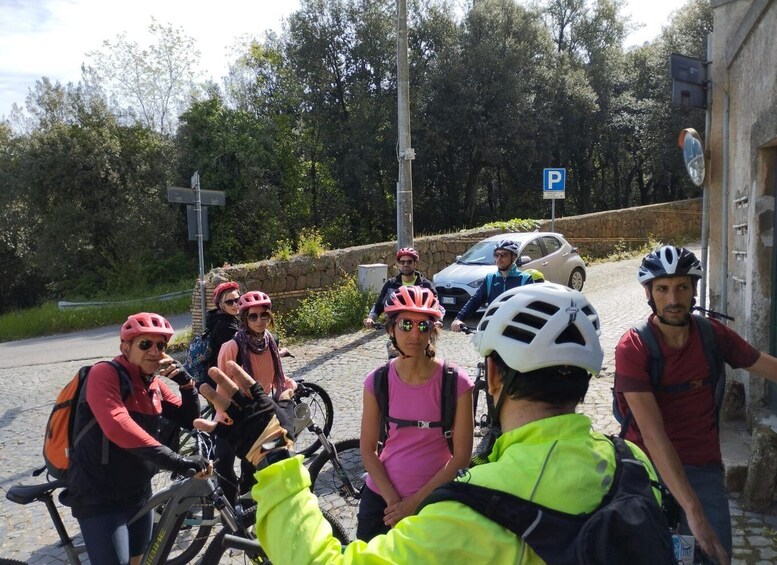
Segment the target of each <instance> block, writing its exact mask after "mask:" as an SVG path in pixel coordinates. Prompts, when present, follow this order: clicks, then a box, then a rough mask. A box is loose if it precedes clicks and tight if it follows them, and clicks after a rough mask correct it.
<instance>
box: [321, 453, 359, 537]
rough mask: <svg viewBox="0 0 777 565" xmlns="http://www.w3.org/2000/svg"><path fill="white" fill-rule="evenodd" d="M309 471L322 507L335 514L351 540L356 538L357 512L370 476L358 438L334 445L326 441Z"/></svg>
mask: <svg viewBox="0 0 777 565" xmlns="http://www.w3.org/2000/svg"><path fill="white" fill-rule="evenodd" d="M308 472H309V473H310V490H311V491H312V492H313V493H314V494H315V495H316V496H317V497H318V505H319V507H321V509H322V510H324V511H328V512H331V513H332V514H334V515H335V517H336V518H337V520H338V521H339V522H340V524H341V525H342V527H343V529H344V531H345V532H346V534H347V536H348V539H349V540H353V539H356V525H357V514H358V511H359V503H360V501H361V494H362V489H363V488H364V481H365V479H366V477H367V471H366V470H365V469H364V463H362V455H361V450H360V448H359V438H352V439H346V440H342V441H338V442H337V443H334V444H333V443H331V442H329V441H328V440H327V442H326V443H325V444H324V450H323V451H322V452H321V453H319V454H318V456H316V458H315V459H314V460H313V462H312V463H311V464H310V467H308Z"/></svg>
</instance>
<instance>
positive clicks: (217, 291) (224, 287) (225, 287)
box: [213, 282, 240, 306]
mask: <svg viewBox="0 0 777 565" xmlns="http://www.w3.org/2000/svg"><path fill="white" fill-rule="evenodd" d="M239 288H240V285H239V284H237V283H236V282H223V283H221V284H220V285H218V286H217V287H216V288H214V289H213V303H214V304H215V305H216V306H218V305H219V299H220V298H221V295H222V294H224V293H225V292H229V291H231V290H238V289H239Z"/></svg>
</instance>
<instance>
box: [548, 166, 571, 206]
mask: <svg viewBox="0 0 777 565" xmlns="http://www.w3.org/2000/svg"><path fill="white" fill-rule="evenodd" d="M566 180H567V170H566V169H543V172H542V197H543V198H545V199H556V198H564V196H565V193H564V191H565V187H566Z"/></svg>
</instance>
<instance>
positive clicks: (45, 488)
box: [0, 431, 347, 565]
mask: <svg viewBox="0 0 777 565" xmlns="http://www.w3.org/2000/svg"><path fill="white" fill-rule="evenodd" d="M324 437H325V436H324ZM193 438H194V443H195V446H196V451H197V453H199V454H201V455H204V456H205V457H208V458H210V456H211V452H212V445H211V442H210V436H209V435H208V434H206V433H205V432H200V431H196V432H194V433H193ZM65 487H67V480H66V479H58V480H55V481H51V482H47V483H42V484H38V485H14V486H12V487H11V488H10V489H9V490H8V492H7V493H6V498H7V499H8V500H10V501H11V502H15V503H17V504H29V503H31V502H43V503H44V504H45V506H46V509H47V511H48V514H49V516H50V517H51V520H52V522H53V524H54V528H55V530H56V531H57V535H58V536H59V539H60V541H61V546H62V548H63V549H64V551H65V554H66V556H67V560H68V562H69V563H71V565H80V563H81V562H82V561H81V554H83V553H84V552H85V551H86V547H85V546H84V544H83V543H78V544H77V543H75V541H74V538H73V537H72V536H70V534H69V533H68V531H67V529H66V528H65V525H64V523H63V521H62V517H61V515H60V514H59V511H58V509H57V505H56V503H55V502H54V493H55V492H56V491H57V490H59V489H62V488H65ZM197 507H202V508H210V509H211V510H213V509H214V508H215V509H216V510H218V512H219V515H220V520H219V521H220V522H221V523H222V524H223V527H222V529H221V531H219V533H218V534H217V535H216V536H215V537H214V538H213V540H212V541H211V544H210V545H209V546H208V549H207V550H206V552H205V555H211V556H213V555H216V554H218V556H219V559H216V560H215V561H205V557H204V556H203V563H219V562H221V561H220V556H221V555H223V553H224V551H225V548H226V546H225V545H224V544H223V539H224V538H225V537H226V536H227V535H230V536H236V537H239V538H243V539H247V540H250V539H252V538H253V526H254V521H255V516H256V505H255V504H253V503H251V505H250V506H247V507H245V508H243V507H242V505H240V504H238V505H236V507H233V506H232V505H231V504H230V502H229V501H228V500H227V499H226V498H225V497H224V496H222V492H221V489H220V488H219V486H218V482H217V481H216V477H215V475H211V476H208V477H205V478H195V477H186V478H181V479H178V480H174V482H173V483H172V484H170V485H169V486H167V487H165V488H164V489H162V490H160V491H158V492H155V493H154V494H153V495H151V497H150V498H149V499H148V501H146V503H145V504H144V506H143V508H141V510H140V511H139V512H138V513H137V515H136V516H137V517H140V516H142V515H145V514H146V513H147V512H149V511H150V510H152V509H157V508H162V511H161V515H160V517H159V520H158V522H157V523H156V524H155V525H154V528H153V531H152V535H151V540H150V542H149V544H148V546H147V549H146V551H145V553H144V554H143V558H142V559H141V563H142V564H143V565H157V564H162V563H167V564H170V563H187V562H188V561H191V559H192V558H194V557H195V556H196V555H197V553H199V550H200V549H201V548H202V547H203V545H204V544H205V543H206V542H207V539H208V536H205V537H203V538H198V539H196V547H197V550H196V551H194V550H192V549H191V548H192V547H193V546H195V543H193V544H192V545H190V546H189V547H187V549H186V553H185V554H183V553H182V554H178V555H177V556H175V557H172V558H171V557H170V554H171V551H172V550H173V549H174V546H175V544H176V542H177V540H178V538H179V534H180V531H181V528H182V527H183V526H184V523H185V521H186V520H187V519H188V518H190V517H191V516H192V512H193V509H196V508H197ZM195 511H196V510H195ZM324 516H325V518H326V519H327V521H328V522H329V523H330V524H331V526H332V530H333V532H336V536H339V537H338V539H339V540H340V541H341V542H342V543H347V536H346V535H345V533H344V531H343V528H342V526H341V525H340V524H339V523H338V521H337V519H336V518H334V517H333V516H332V515H331V514H329V513H325V514H324ZM209 532H210V529H209V530H208V533H209ZM248 557H249V558H250V559H251V560H252V562H255V563H263V564H265V565H269V561H268V560H267V556H266V555H265V554H264V551H263V550H262V549H261V546H259V544H258V543H253V544H252V545H251V550H250V555H248ZM0 563H2V562H0ZM6 563H8V564H9V565H10V563H13V561H6Z"/></svg>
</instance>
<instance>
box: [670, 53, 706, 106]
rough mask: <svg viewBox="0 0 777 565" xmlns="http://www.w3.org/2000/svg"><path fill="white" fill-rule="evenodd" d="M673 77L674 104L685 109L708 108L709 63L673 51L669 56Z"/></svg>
mask: <svg viewBox="0 0 777 565" xmlns="http://www.w3.org/2000/svg"><path fill="white" fill-rule="evenodd" d="M669 75H670V76H671V77H672V105H673V106H680V107H681V108H683V109H686V110H687V109H689V108H699V109H701V110H704V109H706V108H707V83H708V80H707V63H706V62H704V61H702V60H701V59H694V58H693V57H686V56H685V55H678V54H677V53H672V54H671V55H670V56H669Z"/></svg>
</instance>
